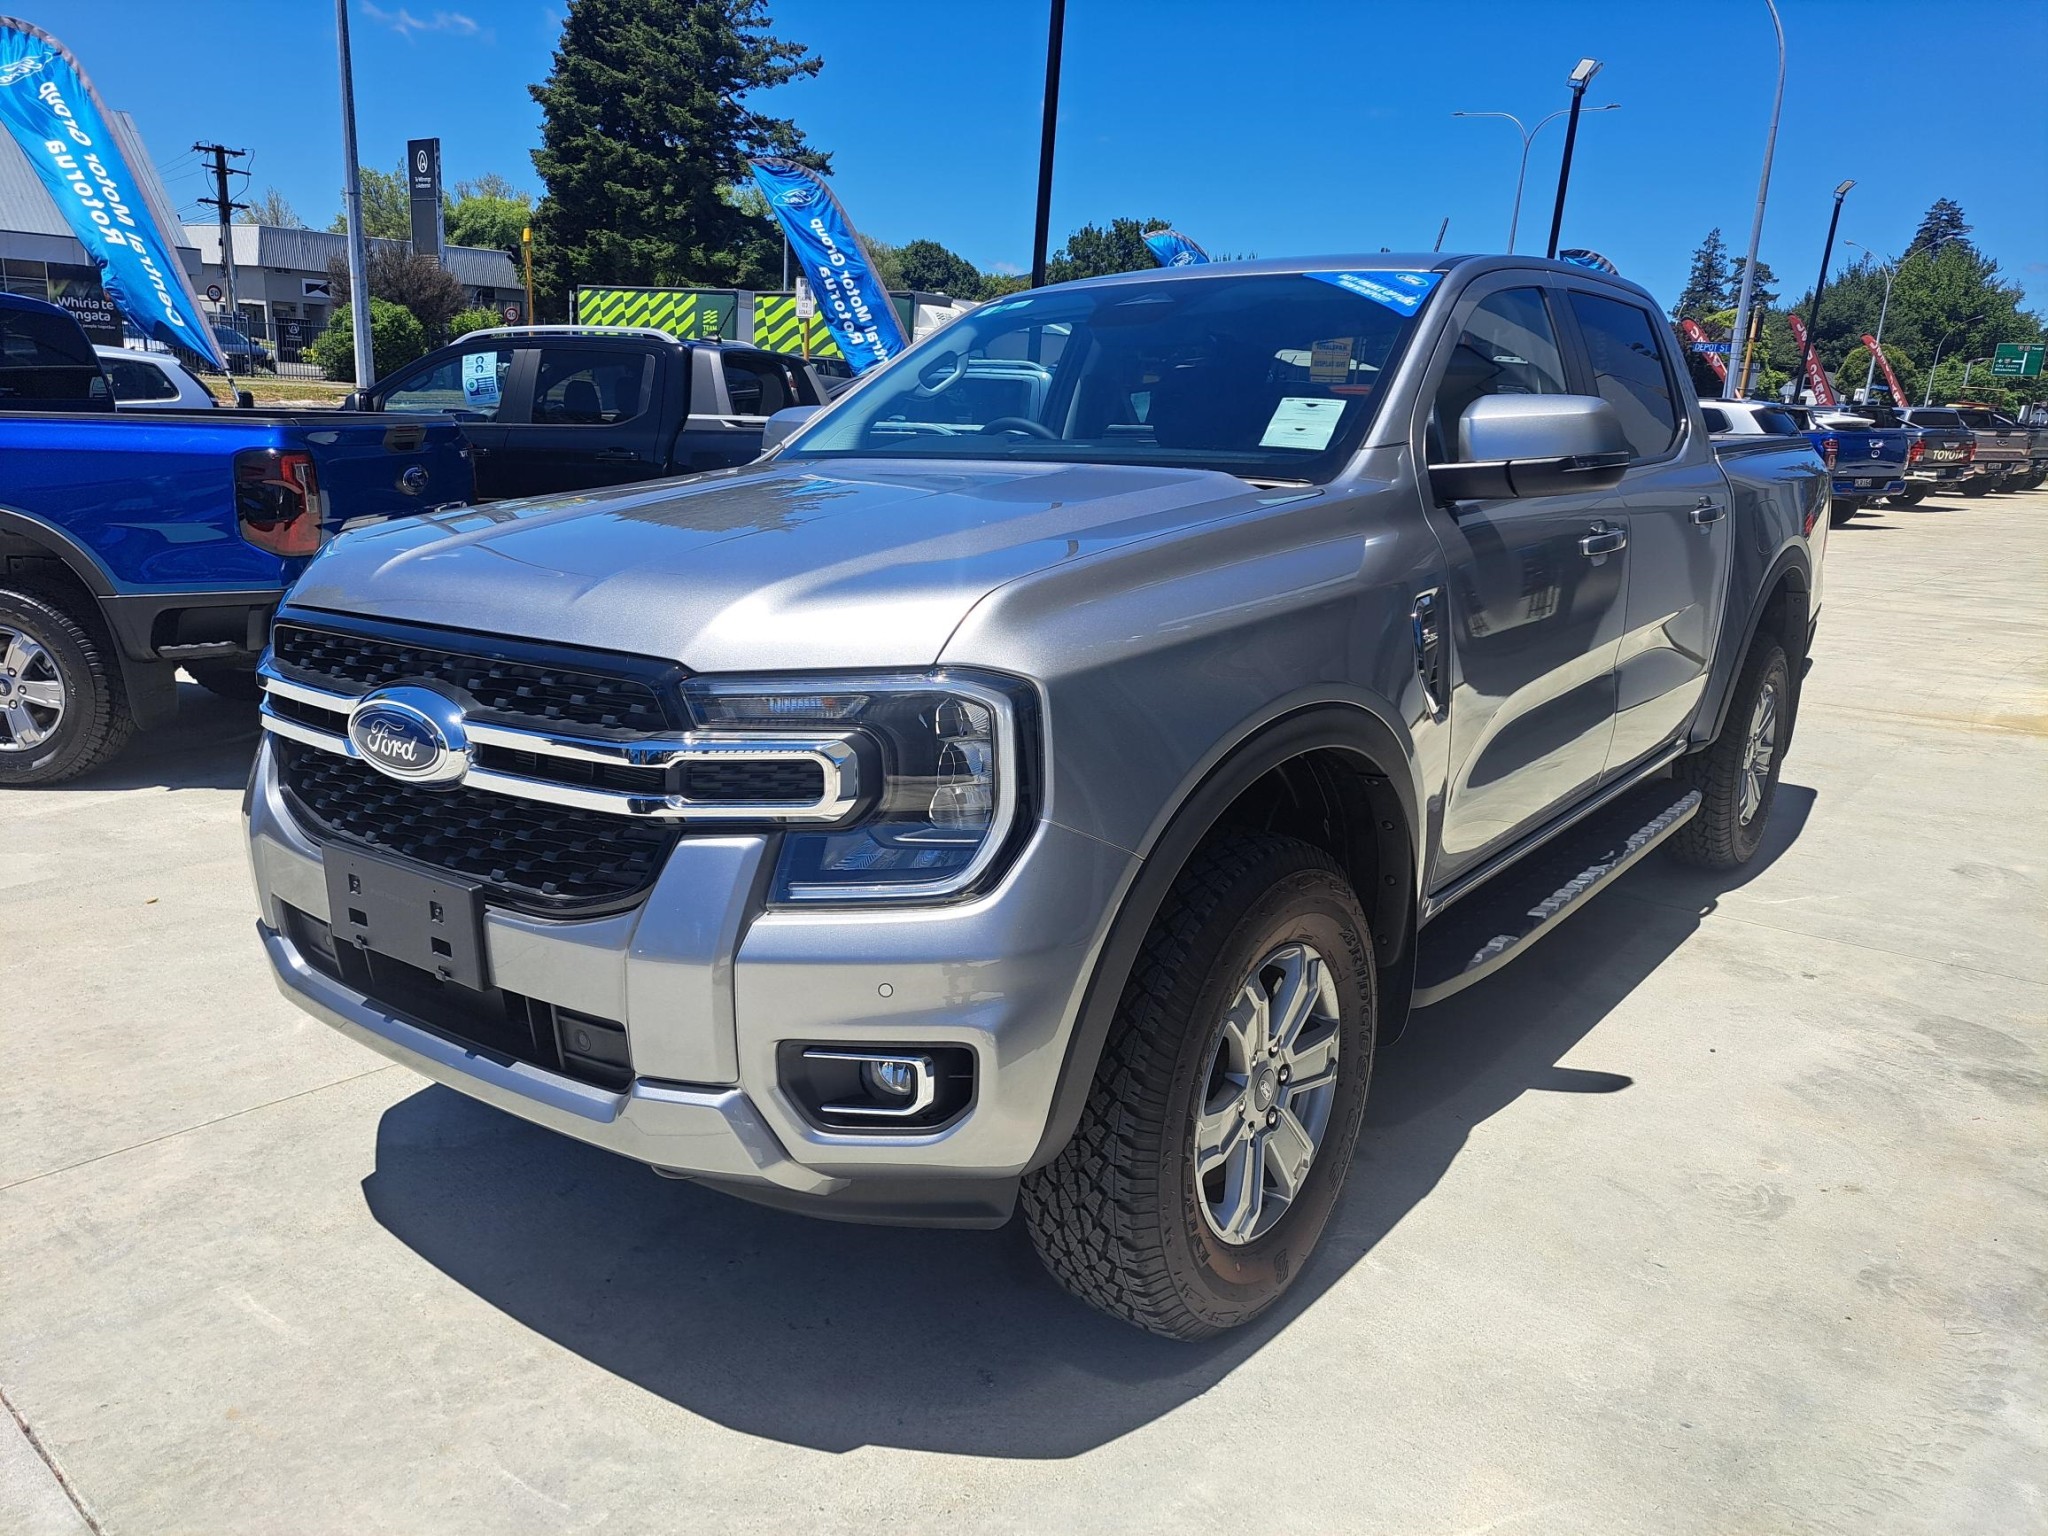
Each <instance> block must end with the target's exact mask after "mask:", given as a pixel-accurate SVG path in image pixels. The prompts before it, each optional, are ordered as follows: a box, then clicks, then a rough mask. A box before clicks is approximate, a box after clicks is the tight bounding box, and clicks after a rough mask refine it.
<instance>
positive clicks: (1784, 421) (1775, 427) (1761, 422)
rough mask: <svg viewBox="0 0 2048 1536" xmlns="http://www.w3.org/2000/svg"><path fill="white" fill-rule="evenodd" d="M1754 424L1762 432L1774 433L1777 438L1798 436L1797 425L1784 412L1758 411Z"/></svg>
mask: <svg viewBox="0 0 2048 1536" xmlns="http://www.w3.org/2000/svg"><path fill="white" fill-rule="evenodd" d="M1756 424H1757V426H1758V427H1760V428H1761V429H1762V430H1764V431H1766V432H1771V433H1775V434H1776V435H1777V436H1779V437H1797V436H1798V435H1799V423H1798V422H1796V421H1794V420H1793V419H1792V418H1791V416H1790V415H1788V414H1787V413H1786V412H1784V411H1758V412H1757V413H1756Z"/></svg>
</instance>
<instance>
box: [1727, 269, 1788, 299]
mask: <svg viewBox="0 0 2048 1536" xmlns="http://www.w3.org/2000/svg"><path fill="white" fill-rule="evenodd" d="M1748 266H1749V259H1748V258H1747V257H1739V258H1737V260H1736V262H1735V270H1734V271H1733V272H1731V273H1729V275H1728V302H1729V303H1730V304H1733V303H1735V302H1736V300H1738V299H1739V298H1740V297H1741V296H1742V274H1743V271H1744V269H1745V268H1747V267H1748ZM1777 284H1778V274H1777V273H1775V272H1773V271H1772V270H1771V264H1770V263H1769V262H1768V261H1761V260H1760V261H1758V262H1757V264H1756V287H1755V289H1754V290H1753V291H1752V293H1751V295H1750V302H1751V303H1752V304H1754V305H1755V306H1756V307H1757V308H1758V309H1771V308H1774V307H1775V306H1776V305H1777V302H1778V287H1777Z"/></svg>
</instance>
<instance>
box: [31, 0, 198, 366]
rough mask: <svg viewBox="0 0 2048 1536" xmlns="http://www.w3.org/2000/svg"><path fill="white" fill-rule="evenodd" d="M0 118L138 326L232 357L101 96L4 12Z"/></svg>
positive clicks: (67, 57)
mask: <svg viewBox="0 0 2048 1536" xmlns="http://www.w3.org/2000/svg"><path fill="white" fill-rule="evenodd" d="M0 119H4V120H5V122H6V124H7V129H8V131H9V132H10V133H12V134H13V135H14V141H15V142H16V143H17V144H19V145H20V146H21V151H22V154H23V155H25V156H26V157H27V159H28V162H29V164H30V165H31V166H33V167H34V168H35V173H36V175H37V176H38V177H40V178H41V180H42V183H43V186H44V188H45V189H46V190H47V191H48V192H49V194H50V199H51V201H52V202H54V203H56V205H57V208H58V211H59V212H61V213H62V214H63V215H64V220H65V222H66V223H68V224H69V225H70V226H71V232H72V233H73V234H74V235H76V236H77V237H78V243H79V244H80V245H83V246H84V247H85V250H86V254H87V255H88V256H90V257H91V258H92V262H93V265H94V266H96V267H98V268H99V272H100V286H101V287H102V288H103V289H104V290H105V291H106V294H107V297H109V298H110V299H112V300H113V301H114V304H115V306H116V307H117V308H118V309H119V310H120V311H121V313H122V314H123V315H125V316H127V317H128V319H129V321H130V322H131V323H133V324H134V325H135V327H136V328H137V329H138V330H141V331H143V332H145V333H147V334H148V335H150V336H153V337H154V338H156V339H157V340H158V341H163V342H169V343H173V344H175V345H177V346H181V347H186V348H189V349H190V350H192V351H194V352H197V353H198V354H199V355H200V356H201V357H205V358H210V359H211V360H212V361H213V363H214V365H215V366H216V367H218V368H221V369H223V370H225V369H226V367H227V365H228V360H227V358H226V357H225V356H223V355H222V353H221V350H220V345H219V343H218V342H216V341H215V340H214V337H213V327H212V326H211V325H209V324H208V323H207V321H206V317H205V316H204V315H202V314H201V313H200V310H199V298H198V295H196V294H195V293H193V291H192V284H191V283H190V282H189V281H188V280H187V279H186V276H185V268H184V264H183V263H182V262H180V261H179V260H178V253H177V252H176V250H174V249H173V248H172V246H171V245H170V243H169V242H168V241H167V240H165V238H164V233H163V231H162V230H160V229H158V228H157V225H156V220H155V219H154V218H152V217H151V215H150V212H149V205H148V203H146V202H145V201H144V200H143V196H142V184H141V182H140V181H139V180H138V179H137V177H136V175H135V171H134V168H133V167H131V166H130V165H129V164H128V158H127V156H125V155H124V154H122V152H121V146H120V145H119V143H117V142H116V141H115V138H114V133H113V127H112V124H111V122H110V120H109V115H108V112H107V109H106V106H105V104H104V103H102V102H101V101H100V98H99V93H98V92H96V91H95V90H93V88H92V82H91V81H89V80H87V79H86V78H85V71H84V70H82V69H80V68H79V67H78V60H76V59H74V58H73V57H72V56H71V52H70V50H69V49H67V48H66V47H65V46H64V45H63V44H62V43H60V42H58V41H57V39H55V38H54V37H52V36H50V34H49V33H47V32H45V31H43V30H42V29H41V28H40V27H32V26H30V25H29V24H28V23H27V22H25V21H17V20H16V19H15V18H14V17H12V16H0Z"/></svg>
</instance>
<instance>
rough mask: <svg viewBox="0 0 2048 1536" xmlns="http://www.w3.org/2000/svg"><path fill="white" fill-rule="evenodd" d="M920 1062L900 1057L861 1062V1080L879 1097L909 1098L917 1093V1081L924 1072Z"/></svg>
mask: <svg viewBox="0 0 2048 1536" xmlns="http://www.w3.org/2000/svg"><path fill="white" fill-rule="evenodd" d="M919 1066H920V1064H919V1063H917V1062H914V1061H906V1060H904V1059H903V1058H901V1057H895V1056H891V1057H884V1058H882V1059H879V1060H876V1061H867V1062H862V1063H861V1069H860V1077H861V1081H862V1082H864V1083H866V1084H867V1086H868V1091H869V1092H871V1093H873V1094H874V1095H875V1097H877V1098H879V1099H884V1100H887V1099H909V1098H914V1097H915V1096H916V1094H917V1085H918V1081H919V1079H920V1078H921V1077H923V1076H924V1075H925V1074H923V1073H922V1072H920V1070H919Z"/></svg>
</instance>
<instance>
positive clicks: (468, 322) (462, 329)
mask: <svg viewBox="0 0 2048 1536" xmlns="http://www.w3.org/2000/svg"><path fill="white" fill-rule="evenodd" d="M372 313H373V314H374V313H375V311H372ZM504 323H505V317H504V316H503V315H501V314H499V313H498V312H497V311H496V310H495V309H489V308H486V307H484V306H483V305H478V306H477V307H476V308H475V309H464V310H458V311H457V312H456V313H455V315H454V316H453V317H451V318H450V319H449V321H448V339H449V340H450V341H460V340H461V339H462V338H463V337H465V336H467V335H468V334H469V333H470V332H471V331H488V330H492V329H494V328H495V327H497V326H501V325H503V324H504Z"/></svg>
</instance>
